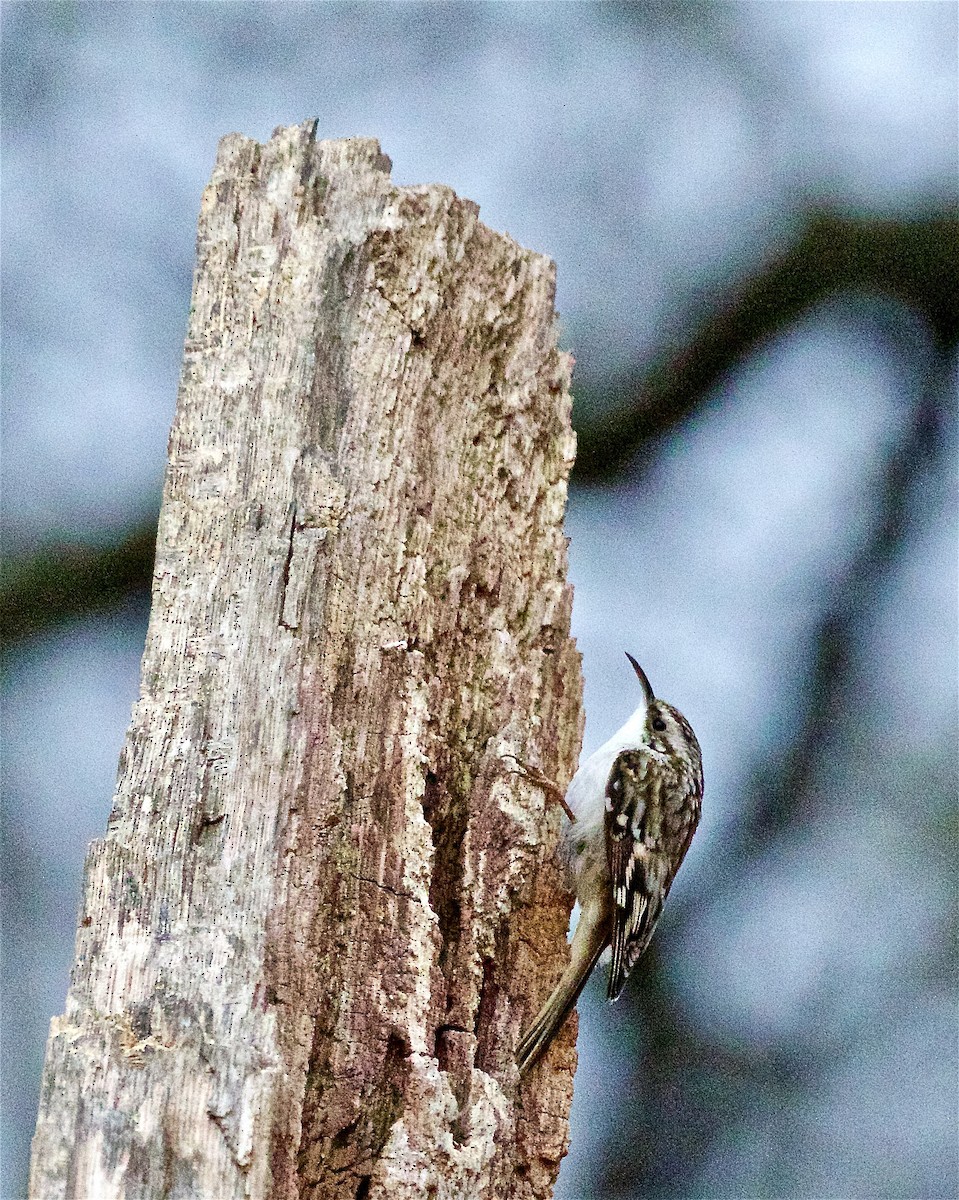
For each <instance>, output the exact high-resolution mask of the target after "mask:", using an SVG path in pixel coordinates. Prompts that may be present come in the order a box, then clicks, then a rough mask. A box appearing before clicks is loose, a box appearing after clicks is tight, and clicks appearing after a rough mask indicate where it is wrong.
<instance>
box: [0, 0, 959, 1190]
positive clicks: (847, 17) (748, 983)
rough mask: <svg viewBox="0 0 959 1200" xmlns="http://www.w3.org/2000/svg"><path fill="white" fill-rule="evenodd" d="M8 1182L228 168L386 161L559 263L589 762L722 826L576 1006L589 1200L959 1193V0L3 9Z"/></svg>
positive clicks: (579, 1147)
mask: <svg viewBox="0 0 959 1200" xmlns="http://www.w3.org/2000/svg"><path fill="white" fill-rule="evenodd" d="M2 19H3V26H2V35H3V40H2V55H3V62H2V73H3V127H2V154H3V159H2V179H0V182H2V199H3V207H2V222H3V224H2V234H3V247H2V248H3V265H4V271H3V363H2V370H3V374H2V383H3V393H2V402H3V451H4V454H3V507H4V516H3V524H4V567H3V577H2V615H3V623H4V631H5V649H4V658H3V676H2V689H3V697H2V698H3V706H4V730H3V733H4V739H3V740H4V753H3V764H2V765H3V792H4V820H3V825H4V844H3V865H2V877H3V922H4V941H3V977H2V985H3V1012H4V1021H3V1070H2V1088H3V1094H2V1098H3V1109H4V1118H3V1141H4V1144H3V1152H4V1156H5V1157H4V1163H3V1166H2V1168H0V1180H2V1183H0V1194H2V1195H3V1197H4V1200H8V1198H19V1197H21V1196H22V1195H24V1192H25V1179H26V1163H27V1156H28V1149H29V1138H30V1135H31V1133H32V1128H33V1122H34V1119H35V1113H36V1104H37V1090H38V1080H39V1074H40V1069H41V1064H42V1055H43V1045H44V1040H45V1036H46V1031H47V1025H48V1021H49V1019H50V1017H51V1016H52V1015H53V1014H55V1013H59V1012H61V1011H62V1010H63V1005H64V997H65V992H66V986H67V981H68V969H69V963H70V961H71V957H72V947H73V936H74V924H75V920H76V911H77V904H78V899H79V889H80V883H81V875H82V865H83V857H84V852H85V847H86V843H87V842H88V841H89V840H90V839H91V838H93V837H95V836H98V835H99V834H100V833H101V832H102V831H103V829H104V826H105V822H106V818H107V814H108V812H109V807H110V799H111V793H112V789H113V782H114V777H115V771H116V762H117V756H118V753H119V749H120V745H121V741H122V737H123V732H124V729H125V727H126V724H127V721H128V719H129V712H130V706H131V704H132V702H133V700H134V698H135V695H136V692H137V686H138V666H139V657H140V654H141V651H142V646H143V637H144V632H145V627H146V617H147V608H148V602H149V595H148V586H149V578H150V568H151V555H152V536H153V525H154V523H155V519H156V511H157V507H158V504H159V496H160V487H161V481H162V474H163V469H164V456H165V444H166V435H167V430H168V427H169V424H170V421H171V417H172V414H173V405H174V400H175V394H176V387H177V379H178V374H179V365H180V351H181V343H182V338H183V333H184V330H185V324H186V317H187V312H188V308H189V297H190V285H191V272H192V266H193V241H194V228H195V221H196V215H197V210H198V205H199V199H200V193H201V190H202V188H203V186H204V184H205V182H206V180H207V178H208V176H209V173H210V170H211V167H212V164H213V158H214V153H215V149H216V143H217V140H218V138H219V137H220V136H221V135H223V134H225V133H228V132H230V131H234V130H236V131H240V132H242V133H245V134H248V135H251V136H253V137H255V138H258V139H260V140H265V139H266V138H267V137H268V136H269V134H270V132H271V130H272V128H273V127H274V126H275V125H278V124H292V123H295V122H299V121H301V120H303V119H305V118H307V117H310V116H314V115H316V116H318V117H319V126H318V136H319V137H343V136H347V135H358V134H363V135H374V136H376V137H378V138H379V139H380V140H381V142H382V145H383V148H384V150H385V151H386V153H388V154H389V155H390V156H391V158H392V160H393V164H394V167H393V177H394V179H395V180H396V181H397V182H399V183H402V184H408V183H428V182H434V181H437V182H442V183H446V184H449V185H451V186H452V187H453V188H455V189H456V191H457V192H458V193H459V194H460V195H462V196H466V197H469V198H471V199H473V200H475V201H477V202H478V203H479V204H480V206H481V211H482V217H483V219H484V220H485V222H486V223H487V224H488V225H490V226H492V227H493V228H495V229H500V230H505V231H508V232H509V233H510V234H512V235H513V237H515V238H516V239H517V240H519V241H520V242H522V243H523V244H525V245H528V246H530V247H533V248H535V249H536V250H539V251H543V252H545V253H547V254H549V255H551V256H552V257H553V258H554V259H555V260H556V262H557V264H558V270H559V290H558V301H557V303H558V307H559V309H560V311H561V313H562V338H563V343H564V345H565V346H566V347H568V348H569V349H571V350H573V352H574V353H575V355H576V359H577V367H576V373H575V380H574V385H575V394H576V409H575V422H576V426H577V430H578V433H579V439H580V456H579V460H578V463H577V467H576V471H575V474H574V477H573V486H572V490H571V494H570V504H569V516H568V532H569V536H570V538H571V570H572V578H573V581H574V584H575V588H576V602H575V610H574V633H575V634H576V637H577V639H578V642H579V646H580V649H581V650H582V652H583V656H584V669H585V676H586V713H587V727H586V745H585V749H586V750H587V751H588V750H591V749H594V748H595V747H596V746H597V745H598V744H599V743H600V742H601V741H603V740H605V738H606V737H607V736H608V735H609V734H610V733H611V732H612V731H613V730H614V729H615V728H617V727H618V725H619V724H620V723H621V722H622V720H623V719H624V718H625V717H626V715H627V714H628V712H629V711H631V709H632V708H633V707H634V705H635V703H636V701H637V694H636V685H635V681H634V679H633V677H632V672H631V670H630V669H629V666H628V664H627V663H626V660H625V658H624V657H623V651H624V650H625V649H629V650H631V651H632V652H633V653H634V654H635V655H636V656H637V657H638V658H639V659H640V661H641V662H642V663H643V664H644V666H645V667H646V669H647V671H648V673H649V676H650V678H651V679H652V681H653V684H654V686H655V687H656V689H657V691H658V692H659V693H660V694H661V695H663V696H665V697H666V698H667V699H669V700H671V701H673V702H674V703H676V704H677V705H678V706H679V707H680V708H682V709H683V711H684V712H685V713H686V715H687V716H688V717H689V718H690V720H691V721H692V723H693V725H694V726H695V728H696V730H697V731H698V733H699V736H700V739H701V741H702V744H703V751H704V758H705V764H706V780H707V783H706V802H705V810H704V820H703V825H702V828H701V832H700V834H699V836H698V838H697V840H696V843H695V844H694V846H693V849H692V851H691V852H690V856H689V859H688V861H687V865H686V866H685V867H684V868H683V871H682V872H681V874H680V877H679V880H678V882H677V884H676V886H675V888H674V890H673V893H672V898H671V901H670V905H669V906H667V910H666V915H665V917H664V920H663V922H662V924H661V927H660V932H659V933H658V934H657V937H656V940H655V943H654V947H653V949H652V951H651V952H650V954H649V955H648V956H647V958H646V959H645V960H644V961H643V964H642V965H641V967H640V968H639V969H638V970H637V971H636V972H635V974H634V978H633V979H632V980H631V981H630V986H629V988H628V990H627V995H626V997H625V998H624V999H623V1000H622V1001H621V1002H620V1003H619V1004H618V1005H616V1006H615V1007H609V1006H607V1005H606V1004H605V1003H604V1002H603V1000H602V996H603V989H604V986H605V985H604V981H602V980H601V979H596V980H594V981H593V982H592V984H591V986H590V988H589V989H588V991H587V993H586V995H585V997H584V1000H583V1002H582V1004H581V1013H582V1021H581V1035H580V1052H581V1057H580V1070H579V1073H578V1075H577V1079H576V1099H575V1102H574V1106H573V1116H572V1149H571V1151H570V1154H569V1157H568V1159H567V1160H566V1162H565V1164H564V1167H563V1170H562V1173H561V1175H560V1182H559V1186H558V1189H557V1196H559V1197H562V1198H564V1200H589V1198H590V1197H604V1198H610V1200H614V1198H627V1197H630V1198H631V1197H647V1198H663V1200H666V1198H669V1200H678V1198H682V1197H697V1198H707V1200H708V1198H710V1197H774V1198H787V1197H788V1198H797V1200H827V1198H834V1197H843V1198H862V1200H872V1198H878V1197H883V1198H885V1197H890V1198H892V1197H896V1198H903V1200H916V1198H930V1200H935V1198H954V1197H955V1196H956V1195H959V1179H957V1162H956V1144H957V1138H956V1134H957V1127H956V1123H957V1099H959V1096H957V1026H956V990H957V989H956V979H957V976H956V965H957V964H956V949H957V947H956V916H957V911H956V851H957V848H959V847H957V830H956V782H957V749H956V718H957V711H956V709H957V699H956V663H957V621H956V488H955V468H956V450H957V445H956V443H957V437H956V415H955V414H956V405H955V397H956V384H957V359H956V344H957V330H959V299H957V279H959V274H957V272H959V230H957V210H956V199H957V197H956V180H957V174H956V173H957V161H956V158H957V118H956V89H957V63H956V53H957V52H956V45H957V8H956V6H955V4H953V3H936V2H932V3H895V2H889V3H869V2H866V0H862V2H858V3H841V2H840V3H822V2H819V3H817V2H812V3H804V2H785V0H781V2H769V3H721V2H714V3H705V4H703V3H691V2H683V3H680V2H662V3H642V4H639V3H634V4H617V3H603V4H589V3H584V4H579V3H555V4H549V3H547V4H539V3H523V4H512V3H490V4H486V3H472V4H456V5H453V4H451V5H443V4H429V5H421V4H418V3H408V4H399V3H397V4H377V3H366V4H359V5H342V4H337V3H329V4H323V3H317V4H299V3H257V4H246V3H203V4H200V3H195V4H181V3H172V2H170V3H98V2H85V3H51V2H45V3H30V2H26V0H21V2H15V3H6V4H4V6H3V11H2Z"/></svg>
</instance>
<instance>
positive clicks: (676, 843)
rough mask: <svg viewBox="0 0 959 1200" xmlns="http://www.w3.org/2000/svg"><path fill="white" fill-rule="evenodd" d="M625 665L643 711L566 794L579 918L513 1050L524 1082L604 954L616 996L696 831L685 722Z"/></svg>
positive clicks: (691, 751) (695, 752)
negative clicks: (565, 959)
mask: <svg viewBox="0 0 959 1200" xmlns="http://www.w3.org/2000/svg"><path fill="white" fill-rule="evenodd" d="M626 657H627V658H628V659H629V661H630V662H631V663H632V664H633V669H634V670H635V672H636V674H637V676H638V677H639V682H640V684H641V685H642V688H643V703H642V704H641V705H640V706H639V708H637V710H636V711H635V712H634V713H633V715H632V716H631V717H630V718H629V720H628V721H627V722H626V724H625V725H624V726H623V727H622V729H620V730H619V731H618V732H617V733H615V734H613V736H612V737H611V738H610V740H609V741H608V742H606V744H605V745H603V746H601V747H600V748H599V749H598V750H597V751H596V753H595V754H592V755H590V757H589V758H588V759H587V760H586V761H585V762H584V763H582V764H581V766H580V768H579V770H578V771H577V772H576V774H575V775H574V776H573V780H572V782H571V783H570V785H569V790H568V792H567V793H566V799H567V800H568V802H569V806H570V808H571V809H572V811H573V813H574V814H575V816H576V820H575V823H572V824H570V825H568V826H567V828H566V829H565V831H564V834H563V842H562V851H563V856H564V858H565V860H566V863H567V866H568V868H569V871H570V874H571V877H572V882H573V886H574V887H575V890H576V898H577V900H578V901H579V906H580V918H579V924H578V925H577V926H576V932H575V934H574V935H573V944H572V946H571V948H570V963H569V966H568V967H567V968H566V970H565V971H564V972H563V977H562V979H560V981H559V983H558V984H557V985H556V988H555V989H554V991H553V993H552V995H551V996H550V997H549V999H548V1000H547V1001H546V1003H545V1004H544V1005H543V1007H542V1010H541V1011H540V1013H539V1016H538V1017H537V1018H536V1020H535V1021H534V1022H533V1024H532V1025H531V1026H530V1028H529V1029H528V1030H527V1031H526V1033H525V1035H524V1036H523V1040H522V1041H521V1042H520V1044H519V1051H518V1054H517V1057H518V1061H519V1069H520V1073H521V1074H525V1073H526V1072H527V1071H528V1070H529V1069H530V1067H531V1066H532V1065H533V1064H534V1063H535V1062H536V1060H537V1059H538V1058H539V1057H540V1055H541V1054H543V1053H544V1051H545V1050H546V1049H547V1048H548V1046H549V1044H550V1043H551V1042H552V1040H553V1038H554V1037H555V1036H556V1034H557V1033H558V1032H559V1030H560V1029H561V1028H562V1025H563V1022H564V1021H565V1020H566V1018H567V1017H568V1016H569V1014H570V1012H571V1011H572V1009H573V1007H574V1005H575V1004H576V1001H577V1000H578V998H579V994H580V992H581V991H582V990H583V988H584V987H585V985H586V980H587V979H588V978H589V975H590V972H591V971H592V969H593V967H594V966H595V965H596V962H597V960H598V959H599V957H600V955H601V954H602V953H603V951H604V950H605V949H606V947H607V946H611V947H612V963H611V966H610V972H609V987H608V989H607V993H606V994H607V996H608V998H609V999H610V1000H615V999H616V998H617V996H619V994H620V992H621V991H622V990H623V985H624V984H625V982H626V979H627V977H628V976H629V973H630V971H631V970H632V968H633V966H634V965H635V963H636V961H637V960H638V959H639V957H640V955H641V954H642V953H643V951H644V950H645V949H646V947H647V946H648V945H649V941H650V938H651V937H652V936H653V930H654V929H655V928H656V922H657V921H658V920H659V914H660V913H661V912H662V909H663V904H664V903H665V901H666V897H667V896H668V895H669V889H670V887H671V886H672V882H673V879H674V878H675V876H676V872H677V871H678V870H679V866H680V863H681V862H682V861H683V858H684V856H685V854H686V851H687V850H688V849H689V843H690V842H691V841H692V838H693V834H694V833H695V832H696V826H697V825H698V824H699V813H700V807H701V804H702V798H703V766H702V758H701V754H700V749H699V742H697V740H696V735H695V734H694V733H693V731H692V728H691V726H690V724H689V722H688V721H687V720H686V718H685V717H684V716H683V715H682V713H680V712H677V710H676V709H675V708H673V707H672V705H670V704H667V703H666V702H665V701H664V700H657V699H656V697H655V696H654V695H653V689H652V688H651V687H650V684H649V680H648V679H647V678H646V674H645V672H644V671H643V669H642V667H641V666H640V665H639V663H638V662H637V661H636V660H635V659H634V658H633V656H632V655H631V654H627V655H626Z"/></svg>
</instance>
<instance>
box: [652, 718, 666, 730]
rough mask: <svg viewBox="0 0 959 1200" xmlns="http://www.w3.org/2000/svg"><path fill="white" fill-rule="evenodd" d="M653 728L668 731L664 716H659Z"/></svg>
mask: <svg viewBox="0 0 959 1200" xmlns="http://www.w3.org/2000/svg"><path fill="white" fill-rule="evenodd" d="M653 728H654V729H655V730H656V732H657V733H665V732H666V722H665V721H664V720H663V718H662V717H657V718H656V720H655V721H654V722H653Z"/></svg>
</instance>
